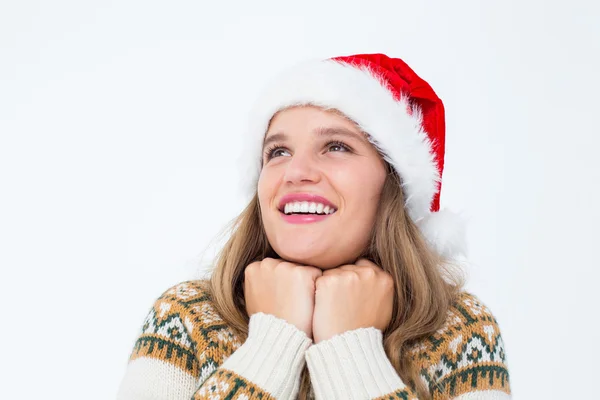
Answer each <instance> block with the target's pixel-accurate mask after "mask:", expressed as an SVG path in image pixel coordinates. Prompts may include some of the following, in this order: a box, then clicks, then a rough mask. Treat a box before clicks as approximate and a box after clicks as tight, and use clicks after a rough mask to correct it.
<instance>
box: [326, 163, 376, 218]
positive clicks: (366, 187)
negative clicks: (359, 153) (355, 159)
mask: <svg viewBox="0 0 600 400" xmlns="http://www.w3.org/2000/svg"><path fill="white" fill-rule="evenodd" d="M331 180H332V182H333V183H334V185H335V186H336V187H337V189H338V191H339V192H340V194H341V196H342V197H343V199H344V201H345V203H346V206H348V207H351V208H352V209H354V210H357V209H358V210H359V211H362V212H364V211H367V210H368V214H371V213H372V210H374V209H376V208H377V205H378V204H379V198H380V196H381V190H382V188H383V182H384V180H385V169H384V168H383V167H381V166H379V165H377V164H375V165H367V166H365V164H364V163H360V164H356V165H353V166H352V168H344V169H342V168H340V169H338V170H336V171H335V172H334V173H333V174H332V178H331Z"/></svg>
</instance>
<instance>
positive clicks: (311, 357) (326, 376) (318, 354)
mask: <svg viewBox="0 0 600 400" xmlns="http://www.w3.org/2000/svg"><path fill="white" fill-rule="evenodd" d="M306 362H307V365H308V371H309V373H310V379H311V383H312V385H313V388H314V392H315V397H316V399H317V400H325V399H327V400H329V399H348V400H368V399H376V400H383V399H416V398H417V396H416V395H415V393H414V392H413V391H412V390H411V389H410V388H409V387H408V386H406V385H405V384H404V382H403V381H402V379H400V377H399V376H398V374H397V373H396V370H395V369H394V367H393V366H392V364H391V362H390V360H389V359H388V358H387V355H386V354H385V349H384V347H383V336H382V332H381V330H379V329H376V328H360V329H356V330H352V331H347V332H344V333H342V334H340V335H336V336H334V337H332V338H330V339H328V340H324V341H322V342H320V343H318V344H315V345H313V346H311V347H310V348H309V349H308V351H307V352H306Z"/></svg>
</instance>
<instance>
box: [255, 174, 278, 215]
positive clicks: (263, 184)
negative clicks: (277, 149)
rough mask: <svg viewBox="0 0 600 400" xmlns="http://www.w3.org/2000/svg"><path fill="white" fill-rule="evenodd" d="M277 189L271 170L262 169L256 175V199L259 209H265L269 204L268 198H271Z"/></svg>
mask: <svg viewBox="0 0 600 400" xmlns="http://www.w3.org/2000/svg"><path fill="white" fill-rule="evenodd" d="M276 189H277V180H276V179H275V176H274V174H273V171H270V170H269V169H263V170H262V171H261V173H260V175H259V177H258V186H257V193H258V201H259V203H260V207H261V210H265V208H266V207H268V206H269V203H270V200H271V199H273V197H274V195H275V193H276Z"/></svg>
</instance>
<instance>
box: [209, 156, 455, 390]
mask: <svg viewBox="0 0 600 400" xmlns="http://www.w3.org/2000/svg"><path fill="white" fill-rule="evenodd" d="M387 170H388V173H387V176H386V179H385V182H384V185H383V189H382V192H381V197H380V200H379V203H380V204H379V208H378V213H377V216H376V221H375V224H374V226H373V231H372V236H371V241H370V243H369V245H368V247H367V248H366V249H365V250H364V253H363V255H362V257H366V258H367V259H369V260H371V261H372V262H374V263H375V264H376V265H378V266H380V267H381V268H382V269H383V270H384V271H386V272H388V273H389V274H391V275H392V277H393V278H394V283H395V285H394V287H395V294H394V308H393V315H392V319H391V321H390V324H389V325H388V327H387V329H386V330H385V331H384V332H383V345H384V348H385V353H386V355H387V357H388V358H389V360H390V362H391V364H392V365H393V367H394V369H395V370H396V372H397V373H398V375H399V376H400V377H401V378H402V380H403V381H404V382H405V383H406V384H407V385H409V387H412V388H413V389H414V390H416V391H417V394H418V396H419V398H420V399H431V395H430V391H429V390H430V388H427V387H426V385H425V383H424V381H423V380H422V379H421V378H420V371H419V366H418V364H417V363H416V360H414V359H413V358H412V357H411V355H412V353H411V352H410V351H407V350H408V349H410V348H411V346H413V345H416V344H417V343H418V342H419V341H420V340H422V339H424V338H426V337H428V336H430V335H432V334H433V333H435V332H436V331H437V330H438V329H439V328H441V327H442V325H443V324H444V323H445V321H446V318H447V313H448V310H449V308H450V306H451V305H452V303H453V302H454V301H455V300H456V297H457V295H458V294H459V292H460V291H461V290H462V288H463V286H464V276H463V275H462V273H461V271H459V269H457V268H456V265H454V264H453V263H452V262H451V261H450V260H446V259H443V258H442V257H440V256H439V255H438V254H437V253H436V252H434V251H433V250H432V249H431V248H430V246H429V245H428V244H427V242H426V240H425V239H424V237H423V236H422V234H421V232H420V230H419V229H418V227H417V226H416V225H415V223H414V222H413V221H412V220H411V219H410V217H409V216H408V214H407V212H406V210H405V202H404V195H403V191H402V184H401V178H400V177H399V175H398V174H397V173H396V172H395V170H394V169H393V168H392V167H391V166H390V165H389V164H387ZM266 257H276V258H279V256H278V255H277V254H276V253H275V251H274V250H273V249H272V248H271V246H270V244H269V241H268V240H267V236H266V233H265V230H264V227H263V223H262V217H261V210H260V205H259V202H258V195H257V194H255V195H254V197H253V199H252V200H251V201H250V203H249V204H248V205H247V206H246V208H245V209H244V210H243V211H242V213H241V214H240V215H239V216H238V217H237V218H236V219H235V220H234V221H233V223H232V225H231V234H230V237H229V239H228V241H227V242H226V244H225V245H224V247H223V248H222V250H221V251H220V253H219V254H218V256H217V258H216V264H215V269H214V270H213V272H212V274H211V277H210V279H209V280H208V281H207V282H206V290H207V291H208V293H209V295H210V296H211V298H212V300H213V303H214V306H215V309H216V311H217V312H218V313H219V314H220V316H221V317H222V318H223V320H224V321H225V322H226V323H227V324H228V325H229V326H230V327H231V328H232V329H233V330H234V331H235V332H236V333H237V334H238V335H239V336H240V338H241V339H242V340H245V339H246V338H247V337H248V323H249V320H250V318H249V316H248V314H247V312H246V306H245V301H244V294H243V283H244V282H243V280H244V269H245V268H246V266H248V265H249V264H251V263H253V262H255V261H260V260H262V259H264V258H266ZM298 398H299V399H301V400H306V399H311V398H313V391H312V388H311V383H310V377H309V375H308V368H307V367H306V366H305V367H304V369H303V370H302V376H301V383H300V390H299V393H298Z"/></svg>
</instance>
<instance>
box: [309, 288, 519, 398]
mask: <svg viewBox="0 0 600 400" xmlns="http://www.w3.org/2000/svg"><path fill="white" fill-rule="evenodd" d="M410 351H411V352H412V353H413V355H414V356H413V357H412V358H413V360H414V362H415V363H417V368H418V369H419V370H420V371H421V373H420V377H421V379H422V380H423V382H424V383H425V384H426V386H427V388H428V390H429V393H430V394H431V395H432V398H433V399H434V400H441V399H453V400H508V399H510V398H511V396H510V387H509V379H508V368H507V366H506V358H505V351H504V343H503V341H502V336H501V334H500V329H499V327H498V324H497V321H496V319H495V318H494V316H493V315H492V314H491V312H490V310H489V309H488V308H487V307H485V306H484V305H483V304H482V303H481V302H480V301H479V300H478V299H477V298H476V297H475V296H473V295H470V294H467V293H465V294H463V295H461V296H460V298H459V299H458V301H457V303H456V304H455V305H454V306H453V307H452V308H451V310H450V312H449V316H448V318H447V321H446V323H445V325H444V326H443V327H442V328H440V329H439V330H438V331H437V332H436V333H435V334H434V335H432V336H430V337H429V338H427V339H425V340H424V341H423V342H422V343H419V344H417V345H416V346H415V348H414V349H412V350H410ZM306 361H307V365H308V369H309V372H310V379H311V382H312V385H313V388H314V391H315V397H316V399H317V400H321V399H323V400H325V399H327V400H329V399H361V400H366V399H377V400H383V399H418V397H417V394H416V392H415V391H414V390H412V388H411V387H409V386H407V385H405V383H404V382H403V381H402V379H401V378H400V377H399V376H398V374H397V372H396V370H395V369H394V367H393V366H392V364H391V362H390V361H389V359H388V358H387V355H386V353H385V349H384V347H383V335H382V332H381V331H380V330H379V329H376V328H361V329H356V330H352V331H348V332H344V333H343V334H340V335H336V336H334V337H332V338H330V339H328V340H325V341H323V342H320V343H318V344H315V345H313V346H311V347H310V348H309V349H308V351H307V352H306Z"/></svg>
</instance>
